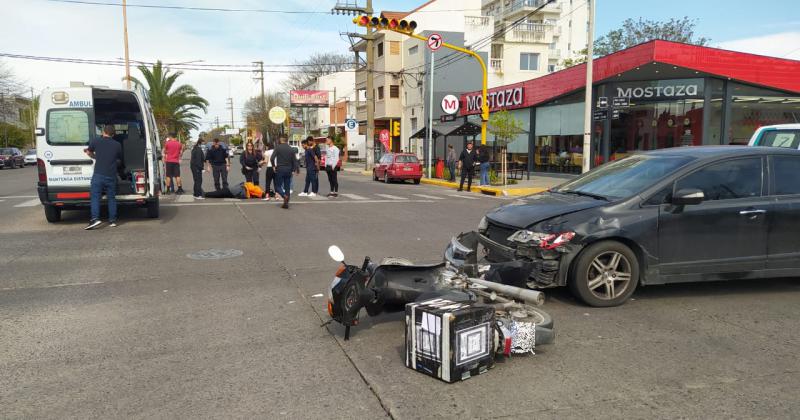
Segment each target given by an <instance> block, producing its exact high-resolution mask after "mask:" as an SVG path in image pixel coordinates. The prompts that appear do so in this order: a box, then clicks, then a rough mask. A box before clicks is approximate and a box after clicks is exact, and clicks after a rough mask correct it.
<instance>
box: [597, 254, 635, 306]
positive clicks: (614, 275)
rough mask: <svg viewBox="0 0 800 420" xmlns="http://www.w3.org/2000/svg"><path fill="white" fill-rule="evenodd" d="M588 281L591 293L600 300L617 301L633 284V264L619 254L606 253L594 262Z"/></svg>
mask: <svg viewBox="0 0 800 420" xmlns="http://www.w3.org/2000/svg"><path fill="white" fill-rule="evenodd" d="M587 281H588V284H587V286H588V287H589V291H590V292H591V293H592V294H593V295H594V296H596V297H597V298H598V299H604V300H613V299H616V298H618V297H619V296H622V295H624V294H625V292H626V291H627V289H628V285H629V284H630V282H631V263H630V261H628V259H627V258H625V256H624V255H622V254H620V253H619V252H616V251H608V252H604V253H602V254H600V255H598V256H597V257H595V259H594V260H592V263H591V265H590V266H589V271H588V273H587Z"/></svg>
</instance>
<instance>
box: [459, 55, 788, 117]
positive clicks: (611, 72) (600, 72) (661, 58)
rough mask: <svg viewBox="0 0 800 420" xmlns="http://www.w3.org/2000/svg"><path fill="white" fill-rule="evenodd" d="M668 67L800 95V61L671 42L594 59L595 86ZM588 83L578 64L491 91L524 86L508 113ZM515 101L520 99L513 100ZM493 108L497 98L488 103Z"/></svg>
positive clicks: (464, 100)
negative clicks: (650, 66)
mask: <svg viewBox="0 0 800 420" xmlns="http://www.w3.org/2000/svg"><path fill="white" fill-rule="evenodd" d="M654 63H657V64H667V65H670V66H676V67H681V68H684V69H688V70H693V71H696V72H700V73H704V74H705V75H713V76H717V77H721V78H724V79H730V80H736V81H740V82H745V83H749V84H753V85H757V86H762V87H766V88H771V89H777V90H783V91H788V92H794V93H800V76H798V75H800V61H797V60H788V59H784V58H776V57H768V56H763V55H756V54H748V53H741V52H735V51H728V50H721V49H718V48H709V47H701V46H697V45H689V44H682V43H678V42H671V41H661V40H656V41H650V42H646V43H644V44H640V45H637V46H635V47H631V48H628V49H625V50H622V51H618V52H616V53H614V54H609V55H607V56H605V57H601V58H598V59H595V60H594V72H593V74H592V79H593V81H594V83H600V82H604V81H606V80H607V79H611V78H614V77H616V76H617V75H620V74H623V73H627V72H631V71H636V70H637V68H640V67H641V66H644V65H647V64H654ZM585 83H586V64H580V65H577V66H573V67H570V68H567V69H564V70H561V71H557V72H555V73H550V74H548V75H546V76H542V77H538V78H536V79H531V80H528V81H525V82H521V83H515V84H512V85H507V86H500V87H497V88H493V89H489V95H492V94H494V95H495V97H496V98H502V101H496V102H500V103H504V102H505V101H506V96H508V95H509V94H511V95H518V94H517V93H516V92H514V90H515V89H518V88H519V87H522V90H523V98H522V100H521V101H516V100H512V101H510V103H511V104H510V105H505V106H503V107H502V108H504V109H518V108H528V107H532V106H536V105H539V104H541V103H544V102H549V101H551V100H553V99H555V98H558V97H560V96H564V95H566V94H568V93H572V92H575V91H578V90H581V89H583V87H584V85H585ZM476 96H480V91H475V92H470V93H466V94H463V95H461V111H460V115H473V114H479V113H480V110H479V109H475V107H474V106H473V107H470V106H469V105H470V98H472V104H473V105H474V103H475V102H474V99H475V97H476ZM512 98H513V99H516V96H512ZM488 102H489V103H490V105H491V104H492V103H493V101H492V100H489V101H488Z"/></svg>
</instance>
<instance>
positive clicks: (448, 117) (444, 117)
mask: <svg viewBox="0 0 800 420" xmlns="http://www.w3.org/2000/svg"><path fill="white" fill-rule="evenodd" d="M455 120H456V116H455V115H447V114H445V115H442V116H440V117H439V121H441V122H452V121H455Z"/></svg>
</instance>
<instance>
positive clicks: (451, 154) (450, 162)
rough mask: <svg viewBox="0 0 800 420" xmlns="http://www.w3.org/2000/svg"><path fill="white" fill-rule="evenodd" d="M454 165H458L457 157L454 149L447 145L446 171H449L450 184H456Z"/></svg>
mask: <svg viewBox="0 0 800 420" xmlns="http://www.w3.org/2000/svg"><path fill="white" fill-rule="evenodd" d="M456 163H458V156H456V149H454V148H453V145H452V144H448V145H447V169H448V170H450V179H449V181H450V182H456Z"/></svg>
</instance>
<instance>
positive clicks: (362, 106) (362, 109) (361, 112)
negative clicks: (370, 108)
mask: <svg viewBox="0 0 800 420" xmlns="http://www.w3.org/2000/svg"><path fill="white" fill-rule="evenodd" d="M356 119H357V120H359V121H364V120H366V119H367V103H366V102H359V103H358V106H357V107H356Z"/></svg>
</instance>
